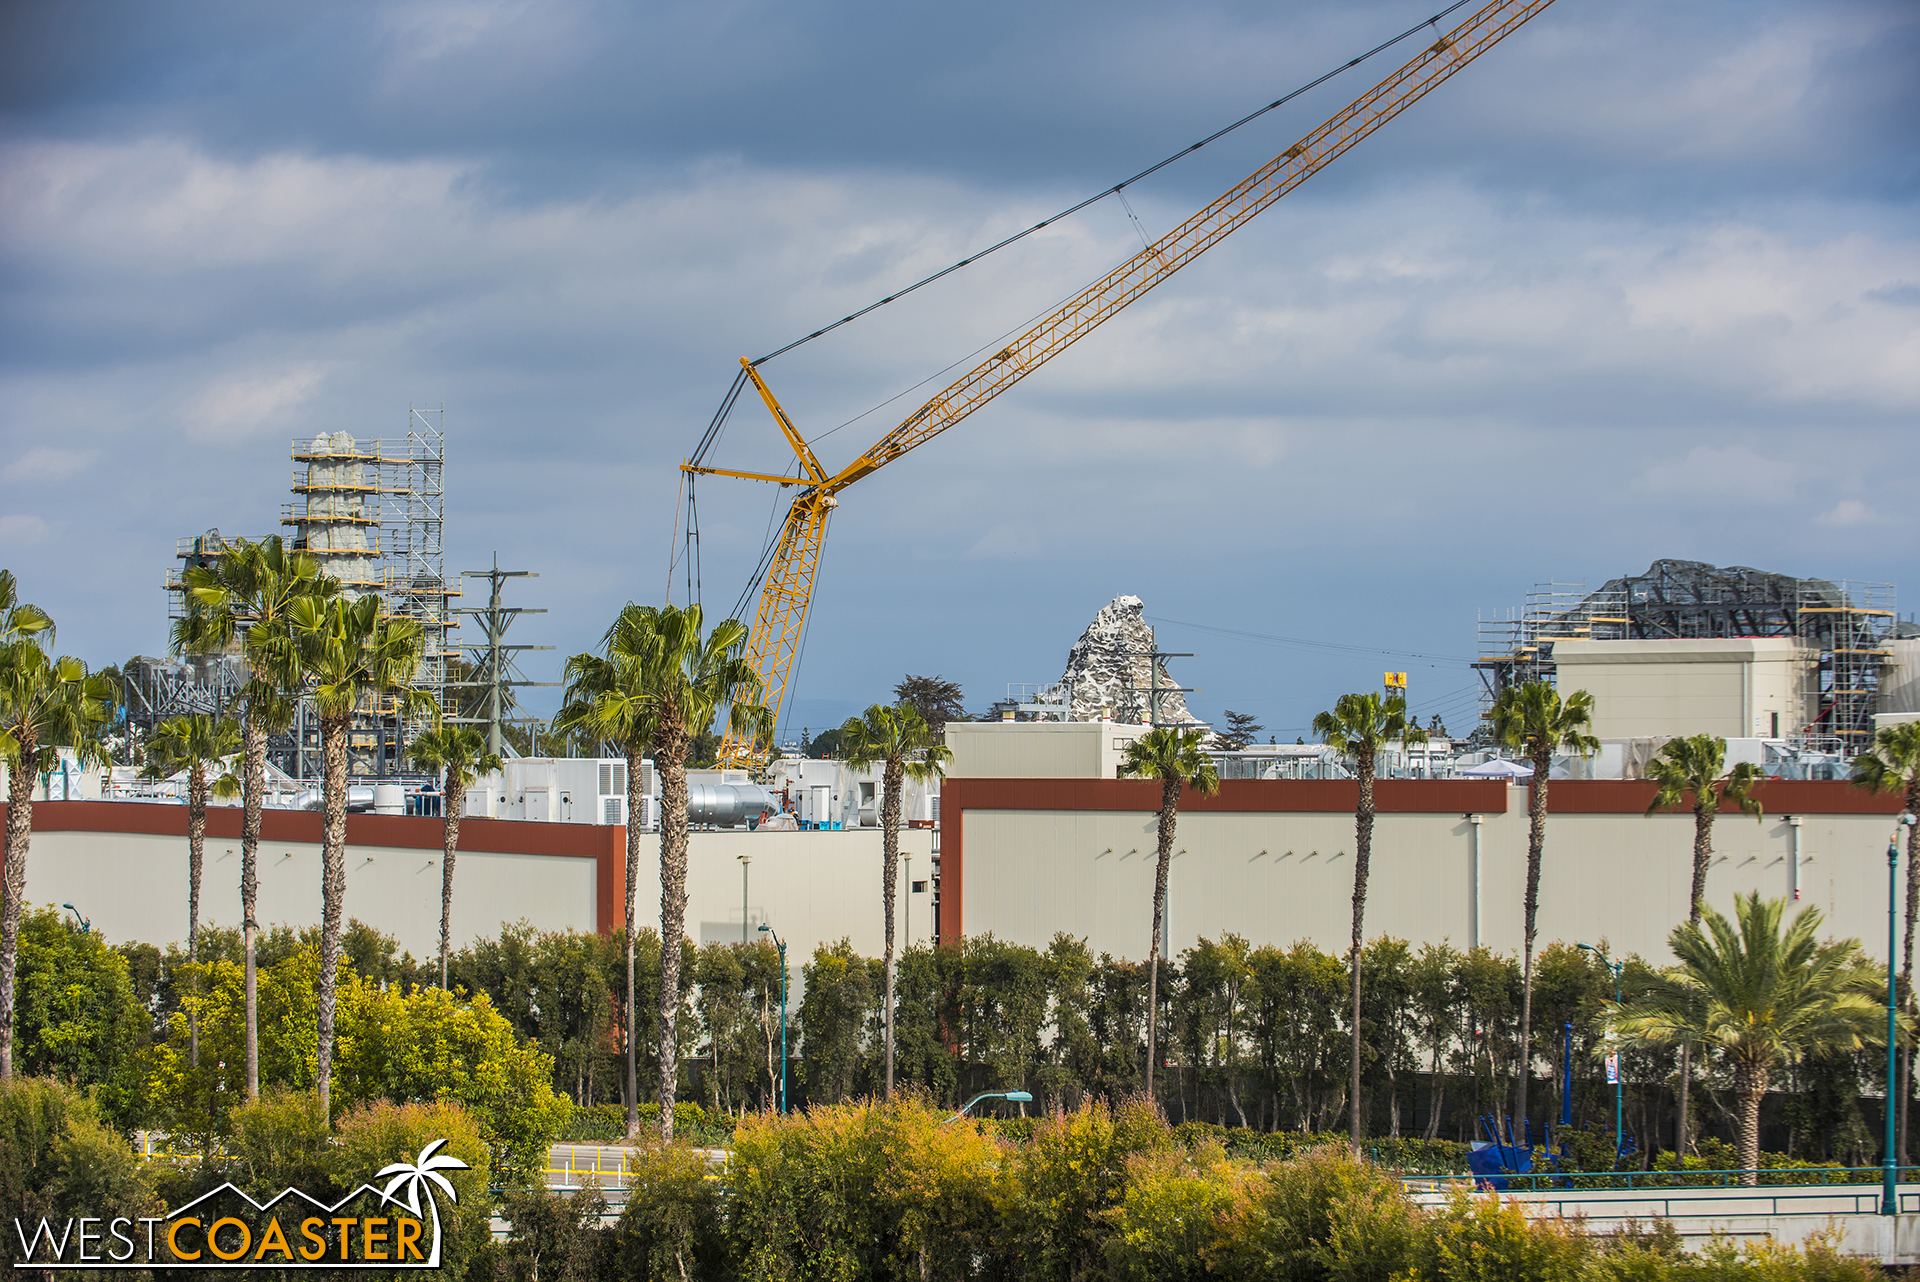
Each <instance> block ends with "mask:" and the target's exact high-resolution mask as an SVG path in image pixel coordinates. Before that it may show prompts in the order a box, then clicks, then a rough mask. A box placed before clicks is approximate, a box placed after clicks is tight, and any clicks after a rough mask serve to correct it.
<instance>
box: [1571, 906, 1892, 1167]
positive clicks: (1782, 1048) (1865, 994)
mask: <svg viewBox="0 0 1920 1282" xmlns="http://www.w3.org/2000/svg"><path fill="white" fill-rule="evenodd" d="M1785 911H1786V901H1785V900H1781V899H1769V900H1762V899H1761V898H1760V894H1759V892H1758V891H1755V892H1754V893H1752V894H1749V895H1741V896H1737V897H1736V898H1735V900H1734V920H1733V921H1729V920H1727V918H1725V917H1723V916H1722V915H1721V914H1720V913H1718V912H1716V911H1714V910H1713V909H1711V908H1704V907H1703V908H1702V910H1701V913H1700V917H1701V920H1700V921H1689V922H1687V923H1686V924H1684V925H1681V926H1676V927H1674V930H1673V934H1672V935H1670V936H1669V937H1668V939H1669V943H1670V946H1671V947H1672V949H1673V954H1674V956H1675V957H1677V958H1679V960H1680V964H1679V965H1678V966H1676V967H1674V968H1673V969H1671V970H1668V971H1666V972H1664V973H1662V974H1659V975H1656V976H1652V977H1650V978H1649V980H1648V981H1647V983H1646V987H1645V988H1644V990H1643V991H1642V992H1641V993H1640V994H1638V995H1636V996H1635V997H1634V998H1633V999H1632V1000H1631V1001H1628V1002H1626V1003H1624V1004H1622V1005H1619V1006H1616V1005H1614V1004H1613V1003H1611V1002H1609V1003H1608V1008H1609V1021H1608V1022H1609V1024H1610V1026H1611V1028H1612V1029H1613V1031H1614V1032H1615V1033H1616V1034H1617V1035H1618V1036H1619V1038H1620V1042H1621V1043H1624V1044H1625V1045H1627V1046H1641V1047H1650V1048H1651V1047H1671V1046H1675V1045H1688V1044H1698V1045H1702V1046H1708V1047H1711V1048H1713V1049H1715V1050H1717V1051H1718V1052H1719V1053H1720V1056H1721V1058H1722V1059H1724V1060H1725V1062H1726V1065H1727V1067H1728V1069H1730V1070H1731V1072H1732V1075H1733V1088H1734V1093H1735V1095H1736V1096H1738V1098H1739V1102H1740V1137H1739V1151H1740V1165H1741V1167H1742V1168H1744V1170H1745V1171H1746V1174H1745V1175H1744V1176H1743V1177H1742V1179H1743V1181H1744V1182H1745V1183H1747V1184H1752V1183H1754V1182H1755V1180H1756V1177H1755V1174H1754V1168H1755V1167H1757V1166H1758V1165H1759V1163H1760V1101H1761V1100H1762V1099H1763V1098H1764V1097H1765V1096H1766V1093H1767V1083H1768V1080H1769V1078H1770V1076H1771V1074H1772V1071H1773V1069H1774V1067H1775V1066H1777V1065H1781V1064H1791V1063H1793V1062H1794V1061H1796V1060H1798V1059H1799V1058H1800V1057H1801V1056H1803V1055H1808V1054H1818V1053H1822V1052H1832V1051H1851V1050H1858V1049H1860V1048H1862V1047H1866V1046H1874V1045H1884V1044H1885V1041H1884V1039H1885V1036H1886V1035H1885V1033H1884V1032H1883V1031H1882V1026H1881V1020H1882V1018H1883V1017H1884V1015H1885V1012H1886V1007H1885V1006H1884V1005H1882V1004H1881V990H1880V984H1881V982H1882V981H1881V979H1880V976H1879V973H1878V972H1877V971H1876V970H1875V969H1874V968H1873V966H1872V965H1871V964H1870V963H1869V962H1868V961H1867V959H1866V958H1865V957H1864V956H1863V955H1862V954H1861V951H1860V941H1859V940H1857V939H1846V940H1829V941H1828V942H1826V943H1824V944H1823V943H1821V942H1820V941H1819V939H1818V938H1817V934H1818V931H1819V927H1820V920H1821V918H1820V910H1819V909H1818V908H1814V907H1811V906H1809V907H1808V908H1806V909H1804V910H1803V911H1802V912H1801V913H1800V914H1799V915H1798V916H1797V917H1795V918H1794V919H1793V922H1792V924H1791V925H1788V926H1787V927H1786V929H1785V930H1784V931H1783V930H1782V929H1781V919H1782V918H1783V916H1784V915H1785Z"/></svg>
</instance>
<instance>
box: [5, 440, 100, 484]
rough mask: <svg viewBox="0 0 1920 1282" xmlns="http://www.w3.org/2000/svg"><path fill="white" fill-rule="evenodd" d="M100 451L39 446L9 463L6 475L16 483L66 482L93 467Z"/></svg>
mask: <svg viewBox="0 0 1920 1282" xmlns="http://www.w3.org/2000/svg"><path fill="white" fill-rule="evenodd" d="M99 457H100V451H99V450H63V449H58V448H55V447H53V446H50V445H37V446H35V447H34V448H32V449H30V450H28V451H27V452H26V453H25V454H22V455H21V456H20V457H19V458H17V459H15V460H14V461H13V462H12V463H9V464H8V465H7V467H6V475H7V477H8V478H9V479H10V480H15V481H64V480H65V479H67V478H68V477H69V476H75V475H78V474H79V473H81V472H84V471H86V470H87V469H88V468H90V467H92V466H93V464H94V461H95V460H97V459H98V458H99Z"/></svg>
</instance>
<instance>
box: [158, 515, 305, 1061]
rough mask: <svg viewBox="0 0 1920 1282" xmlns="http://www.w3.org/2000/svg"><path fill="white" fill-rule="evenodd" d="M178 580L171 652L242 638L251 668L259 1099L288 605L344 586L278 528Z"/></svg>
mask: <svg viewBox="0 0 1920 1282" xmlns="http://www.w3.org/2000/svg"><path fill="white" fill-rule="evenodd" d="M181 577H182V579H183V580H184V582H185V593H184V595H185V598H186V605H187V612H186V615H185V617H183V618H181V619H180V620H178V621H177V622H176V623H175V624H174V629H173V648H174V650H175V651H176V652H184V653H192V654H224V653H226V652H228V651H230V650H232V649H233V648H234V647H235V646H236V645H237V646H239V647H241V650H242V653H243V654H244V656H245V657H246V660H247V664H248V667H249V668H250V669H251V672H252V675H251V677H250V679H249V680H248V681H247V683H246V685H245V686H244V687H242V689H241V691H240V709H241V711H240V716H241V723H240V761H241V767H240V795H241V804H242V807H243V809H242V812H241V819H240V933H241V938H242V941H243V942H244V944H245V949H246V990H247V993H246V1007H247V1010H246V1020H247V1031H246V1040H247V1098H248V1099H258V1098H259V1097H260V999H259V984H258V980H257V976H256V972H255V963H254V951H255V942H256V941H257V940H258V938H259V935H260V921H259V917H258V915H257V912H256V906H257V904H258V902H259V898H260V862H259V851H260V812H261V809H262V806H263V803H264V801H265V793H266V788H267V739H268V737H269V736H271V735H274V734H278V733H280V732H282V731H285V730H286V729H288V728H289V727H290V726H291V725H292V724H293V715H294V705H293V701H292V699H291V698H290V697H289V695H290V694H291V692H292V690H293V689H294V687H296V686H298V685H299V683H300V681H299V672H298V663H297V657H296V656H295V655H294V654H293V653H292V647H291V644H290V638H289V634H288V630H287V607H288V606H289V605H290V604H292V602H293V601H295V600H296V599H298V598H300V597H303V596H312V597H321V598H324V597H329V596H332V595H334V594H335V593H337V592H338V591H339V590H340V585H339V583H338V581H336V580H334V579H331V578H328V577H326V576H325V575H323V574H321V573H320V567H319V562H317V561H315V560H314V559H313V558H312V557H311V556H308V555H307V554H306V553H304V552H289V551H287V549H286V546H285V545H284V544H283V543H282V542H281V541H280V536H279V535H277V534H276V535H273V536H272V537H270V538H268V539H265V540H263V541H261V542H259V543H252V542H249V541H248V540H246V539H235V540H233V541H232V542H231V543H229V544H228V545H227V550H226V551H225V552H224V553H223V554H222V555H221V556H220V557H219V559H218V560H216V561H215V562H214V563H213V564H212V565H205V566H190V567H188V569H187V571H186V573H185V574H184V575H182V576H181Z"/></svg>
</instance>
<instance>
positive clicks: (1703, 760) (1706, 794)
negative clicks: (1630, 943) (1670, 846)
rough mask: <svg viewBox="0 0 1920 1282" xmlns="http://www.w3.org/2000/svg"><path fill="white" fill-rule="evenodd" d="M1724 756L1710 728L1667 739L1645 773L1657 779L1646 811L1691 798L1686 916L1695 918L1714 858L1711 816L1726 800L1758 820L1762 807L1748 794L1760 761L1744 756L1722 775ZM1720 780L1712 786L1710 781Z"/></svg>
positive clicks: (1677, 805)
mask: <svg viewBox="0 0 1920 1282" xmlns="http://www.w3.org/2000/svg"><path fill="white" fill-rule="evenodd" d="M1726 761H1727V741H1726V740H1725V739H1721V738H1718V737H1716V736H1714V735H1709V734H1696V735H1690V736H1688V737H1687V738H1685V739H1669V740H1667V742H1666V743H1665V744H1663V745H1662V746H1661V748H1660V752H1659V754H1658V755H1657V756H1655V757H1654V759H1653V760H1652V761H1651V762H1649V763H1648V765H1647V771H1648V774H1647V777H1648V778H1649V779H1652V780H1653V781H1654V782H1655V783H1658V784H1659V785H1660V788H1659V791H1657V792H1655V793H1654V795H1653V801H1652V802H1651V803H1649V804H1648V806H1647V813H1648V814H1649V815H1651V814H1653V813H1654V812H1655V811H1659V810H1678V809H1679V808H1680V807H1681V806H1684V805H1686V804H1687V803H1688V802H1689V801H1691V802H1692V804H1693V891H1692V894H1691V895H1689V896H1688V903H1689V904H1690V905H1691V907H1690V908H1689V909H1688V911H1687V920H1688V921H1692V922H1697V921H1699V920H1700V905H1701V903H1702V902H1703V901H1705V899H1706V897H1707V864H1708V862H1709V861H1710V860H1711V859H1712V858H1713V818H1714V816H1715V815H1717V814H1719V813H1720V810H1721V808H1722V807H1723V806H1725V805H1727V804H1728V803H1729V802H1731V803H1733V804H1734V805H1736V806H1738V807H1739V808H1740V811H1741V813H1742V814H1748V815H1752V816H1753V817H1754V821H1755V822H1759V820H1760V819H1761V818H1762V816H1763V815H1764V814H1765V811H1764V810H1763V809H1762V808H1761V805H1760V802H1759V801H1758V800H1756V799H1755V798H1754V796H1753V789H1754V785H1756V784H1758V783H1759V782H1760V781H1761V780H1762V778H1764V776H1763V775H1762V774H1761V773H1760V767H1758V766H1756V765H1754V764H1753V763H1752V762H1750V761H1743V762H1741V763H1740V764H1739V765H1737V766H1735V767H1734V768H1733V769H1732V770H1730V771H1727V773H1726V776H1725V778H1724V779H1723V778H1722V777H1721V768H1722V767H1723V766H1724V765H1726ZM1716 784H1717V785H1719V786H1718V787H1716V786H1715V785H1716Z"/></svg>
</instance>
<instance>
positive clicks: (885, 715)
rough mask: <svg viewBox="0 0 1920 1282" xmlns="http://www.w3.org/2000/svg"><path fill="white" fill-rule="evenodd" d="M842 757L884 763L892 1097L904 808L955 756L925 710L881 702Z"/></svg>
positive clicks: (853, 724)
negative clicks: (910, 786)
mask: <svg viewBox="0 0 1920 1282" xmlns="http://www.w3.org/2000/svg"><path fill="white" fill-rule="evenodd" d="M840 752H841V754H842V755H843V756H844V757H845V758H846V762H847V765H849V766H851V767H852V768H853V769H855V770H865V769H866V768H867V767H869V766H872V765H874V764H876V763H879V764H881V771H880V784H881V787H882V788H883V789H884V793H883V795H882V797H881V799H880V861H881V863H880V902H881V905H882V907H883V908H884V910H885V913H886V919H887V951H886V974H887V979H886V988H887V996H886V1006H885V1007H884V1008H883V1010H884V1012H885V1013H884V1019H885V1021H886V1059H887V1072H886V1083H887V1096H888V1098H892V1096H893V979H894V976H893V919H894V904H895V899H896V897H897V894H898V890H899V871H900V803H901V801H902V800H903V798H902V793H901V789H902V787H903V786H904V784H905V782H906V780H908V779H911V780H913V781H914V782H915V783H928V782H930V781H932V780H934V779H937V778H939V777H940V776H941V775H942V774H944V773H946V768H947V763H948V762H950V761H952V760H953V752H952V751H951V750H950V749H949V748H948V747H947V745H946V741H945V739H944V738H943V737H941V736H940V735H939V734H938V732H937V731H935V730H934V729H933V728H932V727H931V726H929V725H928V724H927V721H926V718H925V717H923V716H921V714H920V710H919V709H918V708H917V707H915V706H914V705H913V704H911V703H909V702H907V701H906V700H904V699H903V700H901V701H900V702H899V703H897V704H894V705H893V706H892V707H888V706H887V705H886V704H883V703H876V704H874V705H873V706H872V707H870V708H868V709H867V711H866V713H865V715H863V716H859V717H849V718H847V721H846V724H845V725H843V726H841V727H840Z"/></svg>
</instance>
